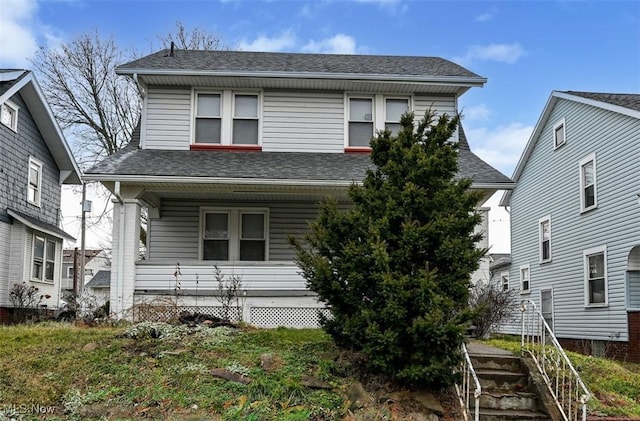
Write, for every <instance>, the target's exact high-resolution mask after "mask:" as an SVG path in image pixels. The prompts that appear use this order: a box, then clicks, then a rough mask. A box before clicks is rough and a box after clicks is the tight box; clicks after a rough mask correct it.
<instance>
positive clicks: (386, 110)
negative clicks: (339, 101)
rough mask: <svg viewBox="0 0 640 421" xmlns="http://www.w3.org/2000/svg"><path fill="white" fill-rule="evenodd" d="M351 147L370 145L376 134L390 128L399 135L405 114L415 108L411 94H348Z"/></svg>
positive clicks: (348, 137) (348, 123)
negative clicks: (401, 121)
mask: <svg viewBox="0 0 640 421" xmlns="http://www.w3.org/2000/svg"><path fill="white" fill-rule="evenodd" d="M345 97H346V105H345V107H346V110H347V116H346V120H347V126H346V127H345V130H346V132H347V139H346V142H345V146H347V147H359V148H362V147H365V148H366V147H369V144H370V142H371V139H372V138H373V137H374V136H375V133H376V132H377V131H378V130H379V131H383V130H389V131H390V132H391V134H393V135H396V134H397V133H398V131H399V130H400V118H401V117H402V114H404V113H405V112H407V111H409V110H410V109H411V98H410V97H408V96H390V95H382V94H376V95H361V94H353V95H346V96H345Z"/></svg>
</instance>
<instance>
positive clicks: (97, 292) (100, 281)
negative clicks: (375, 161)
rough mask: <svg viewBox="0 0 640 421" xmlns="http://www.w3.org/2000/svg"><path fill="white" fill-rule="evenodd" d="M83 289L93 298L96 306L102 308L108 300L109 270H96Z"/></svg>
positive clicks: (109, 289)
mask: <svg viewBox="0 0 640 421" xmlns="http://www.w3.org/2000/svg"><path fill="white" fill-rule="evenodd" d="M84 288H85V291H86V292H87V293H88V294H90V296H93V297H95V299H96V305H97V306H98V307H99V306H102V305H103V304H104V303H106V302H107V301H109V298H110V294H111V270H98V271H97V272H96V274H95V275H94V276H93V277H92V278H91V280H90V281H89V282H87V284H86V285H85V286H84Z"/></svg>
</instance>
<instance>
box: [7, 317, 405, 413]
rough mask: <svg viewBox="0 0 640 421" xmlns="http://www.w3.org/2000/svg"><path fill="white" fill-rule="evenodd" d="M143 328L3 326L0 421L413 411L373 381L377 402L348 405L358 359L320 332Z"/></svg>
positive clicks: (64, 325)
mask: <svg viewBox="0 0 640 421" xmlns="http://www.w3.org/2000/svg"><path fill="white" fill-rule="evenodd" d="M136 326H137V327H128V328H127V327H120V328H113V327H109V328H106V327H105V328H101V327H91V328H87V327H76V326H72V325H68V324H57V323H44V324H39V325H33V326H11V327H6V326H5V327H0V420H4V419H11V417H17V418H20V416H21V417H22V418H23V419H35V418H38V416H40V417H41V418H46V419H70V420H74V419H76V420H89V419H142V418H144V419H175V420H284V421H294V420H343V419H351V420H360V419H363V420H364V419H366V420H393V419H397V420H401V419H407V418H406V417H405V415H406V414H408V413H410V412H411V411H412V410H414V408H413V407H412V406H411V405H412V404H411V403H409V401H406V402H402V401H401V400H400V399H396V400H395V401H394V400H393V399H388V398H387V397H381V395H379V394H376V391H372V389H371V387H370V386H371V384H378V383H376V382H375V379H369V380H371V381H369V383H367V381H365V380H363V383H364V385H365V387H366V388H367V392H369V397H370V398H371V399H372V401H371V403H372V405H370V406H369V405H364V406H358V407H354V406H351V401H350V400H349V399H348V396H349V391H348V390H349V386H350V385H351V384H353V383H354V382H355V379H356V376H355V373H356V370H355V368H354V366H355V364H354V363H353V358H351V357H349V358H347V357H346V356H345V354H343V353H341V352H339V351H338V350H337V349H336V348H335V347H334V345H333V343H332V341H331V339H330V337H329V336H327V335H326V334H325V333H324V332H322V331H320V330H293V329H273V330H257V329H249V328H247V329H239V330H235V329H228V328H215V329H214V328H207V327H198V328H195V329H188V328H186V327H184V326H182V327H167V326H169V325H164V326H165V327H158V326H157V325H144V324H143V325H136ZM160 332H161V334H160ZM158 336H160V338H159V339H158V338H157V337H158ZM154 337H155V338H156V339H154ZM266 354H269V355H270V357H268V358H267V357H264V355H266ZM265 359H266V360H268V364H269V365H270V367H265V368H263V367H262V364H263V363H262V361H263V360H265ZM215 369H224V370H226V371H225V372H226V373H232V374H233V375H236V376H237V377H239V378H241V379H247V378H249V379H251V382H250V383H248V384H242V383H237V382H234V381H227V380H224V379H221V378H219V377H215V376H214V375H212V373H211V372H212V370H215ZM309 378H312V379H313V380H314V381H316V382H320V383H325V384H324V386H325V387H326V388H318V387H315V386H310V385H309V383H308V381H309ZM379 387H380V388H381V389H384V387H385V385H384V384H382V385H379ZM384 392H385V393H386V395H384V396H388V394H389V393H390V391H389V390H386V391H384ZM396 396H401V395H396ZM43 414H44V415H43ZM3 417H4V418H3ZM345 417H347V418H345ZM348 417H352V418H348Z"/></svg>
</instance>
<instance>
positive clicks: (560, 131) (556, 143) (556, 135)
mask: <svg viewBox="0 0 640 421" xmlns="http://www.w3.org/2000/svg"><path fill="white" fill-rule="evenodd" d="M565 142H566V133H565V123H564V118H563V119H562V120H560V121H559V122H558V123H556V124H555V125H554V126H553V147H554V149H556V148H559V147H560V146H562V145H564V144H565Z"/></svg>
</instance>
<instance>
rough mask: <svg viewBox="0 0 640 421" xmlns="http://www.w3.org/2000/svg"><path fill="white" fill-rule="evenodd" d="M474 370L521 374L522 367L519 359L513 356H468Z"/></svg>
mask: <svg viewBox="0 0 640 421" xmlns="http://www.w3.org/2000/svg"><path fill="white" fill-rule="evenodd" d="M469 356H470V357H471V363H472V364H473V368H475V369H476V370H482V369H488V370H503V371H518V372H522V371H523V370H524V367H523V365H522V361H521V360H520V357H516V356H515V355H469Z"/></svg>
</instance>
